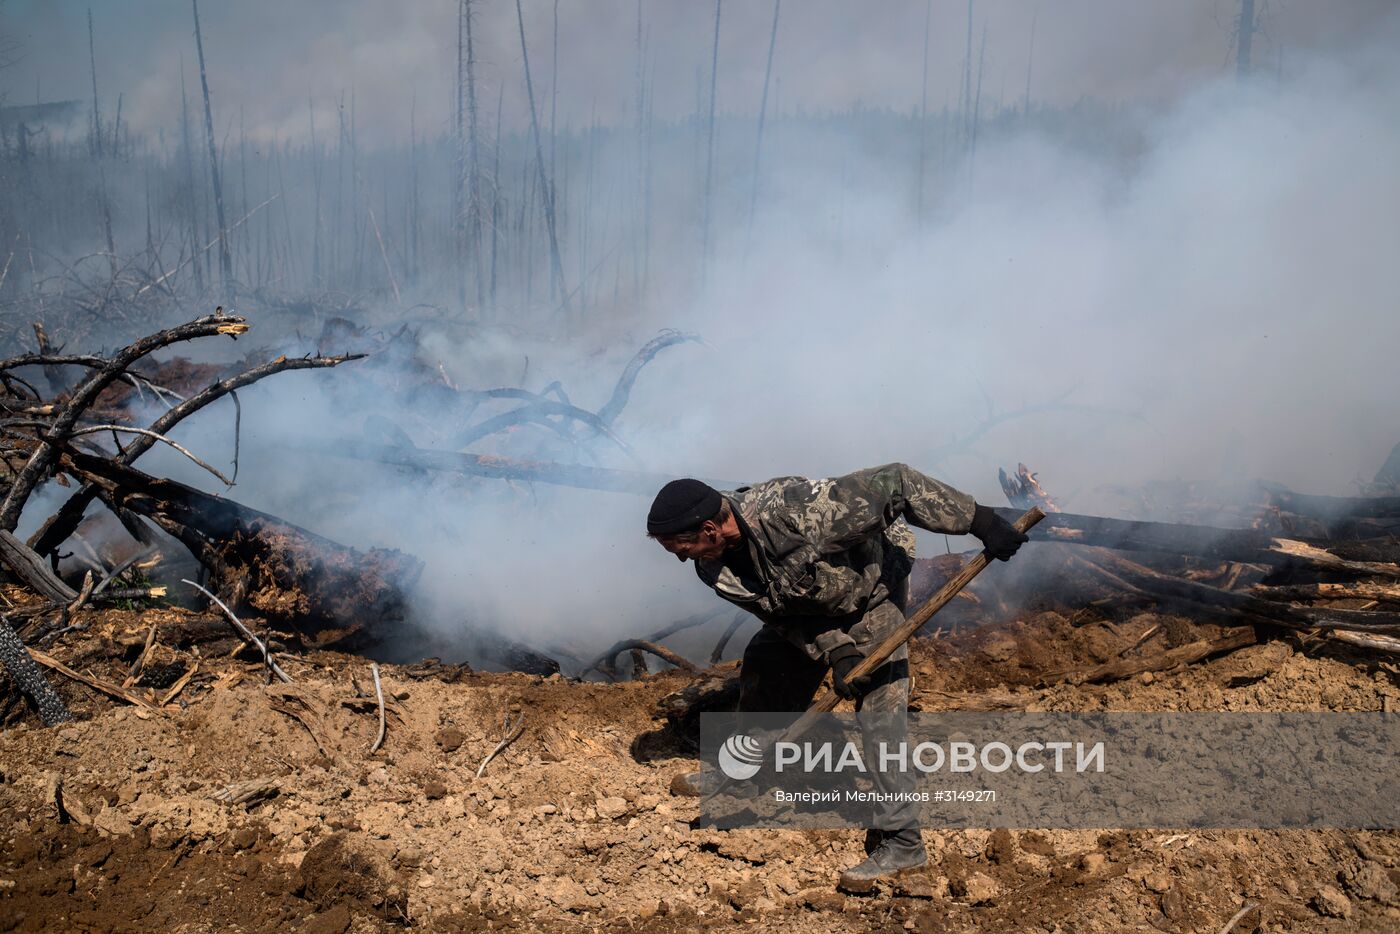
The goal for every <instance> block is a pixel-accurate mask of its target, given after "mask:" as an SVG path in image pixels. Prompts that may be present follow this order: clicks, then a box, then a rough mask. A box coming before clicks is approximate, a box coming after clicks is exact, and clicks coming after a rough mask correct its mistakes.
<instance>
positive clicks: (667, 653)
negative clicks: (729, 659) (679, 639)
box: [579, 639, 697, 677]
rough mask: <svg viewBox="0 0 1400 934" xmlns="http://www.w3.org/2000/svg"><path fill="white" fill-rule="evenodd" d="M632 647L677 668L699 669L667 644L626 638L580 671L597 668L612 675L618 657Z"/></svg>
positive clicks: (584, 671) (584, 672)
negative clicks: (667, 646)
mask: <svg viewBox="0 0 1400 934" xmlns="http://www.w3.org/2000/svg"><path fill="white" fill-rule="evenodd" d="M630 649H641V650H642V651H644V652H650V653H651V654H652V655H655V656H656V657H657V658H659V659H661V660H662V661H667V662H670V663H671V664H672V665H675V666H676V667H677V668H680V669H683V670H685V671H689V672H694V671H696V670H697V669H696V667H695V663H694V662H692V661H690V660H688V659H686V658H683V657H682V656H680V655H677V654H676V653H675V652H673V651H671V650H670V649H668V648H666V646H664V645H657V644H656V643H654V642H648V641H647V640H645V639H624V640H622V641H621V642H618V643H616V644H615V645H613V646H612V647H611V648H609V649H608V650H607V651H606V652H604V653H603V654H602V655H600V656H598V658H597V660H596V661H594V662H593V663H592V664H591V665H589V666H588V667H587V668H585V669H583V671H581V672H579V674H580V675H583V674H587V673H588V672H590V671H592V670H594V669H595V668H596V669H597V670H598V671H601V672H602V673H603V674H605V675H608V676H609V677H612V676H614V675H615V674H616V671H617V657H618V656H619V655H621V654H622V653H623V652H626V651H628V650H630Z"/></svg>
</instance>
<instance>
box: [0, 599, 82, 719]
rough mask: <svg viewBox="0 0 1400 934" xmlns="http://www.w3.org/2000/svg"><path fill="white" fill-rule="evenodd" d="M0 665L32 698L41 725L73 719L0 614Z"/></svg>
mask: <svg viewBox="0 0 1400 934" xmlns="http://www.w3.org/2000/svg"><path fill="white" fill-rule="evenodd" d="M0 665H3V666H4V668H5V670H6V671H8V672H9V673H10V677H11V678H12V679H13V680H14V682H15V686H16V687H17V688H19V690H20V692H21V693H23V694H24V695H25V696H26V697H28V698H29V699H30V700H32V701H33V702H34V706H35V707H37V708H38V710H39V718H40V719H41V720H43V721H44V726H57V725H58V724H60V723H67V722H68V721H69V720H71V719H73V715H72V714H70V713H69V712H68V708H67V707H66V706H64V703H63V698H61V697H59V696H58V692H57V691H55V690H54V689H53V686H52V685H51V684H49V682H48V679H47V678H45V677H44V673H43V672H42V671H40V670H39V666H38V665H36V664H35V663H34V659H32V658H30V657H29V650H28V649H26V648H25V647H24V643H23V642H21V641H20V638H19V636H18V635H16V634H15V631H14V630H13V629H11V628H10V621H9V620H7V619H4V618H3V617H0Z"/></svg>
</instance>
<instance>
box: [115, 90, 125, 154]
mask: <svg viewBox="0 0 1400 934" xmlns="http://www.w3.org/2000/svg"><path fill="white" fill-rule="evenodd" d="M123 97H124V95H122V94H118V95H117V116H116V119H114V120H113V121H112V155H113V156H114V157H120V156H121V154H122V145H121V138H122V98H123Z"/></svg>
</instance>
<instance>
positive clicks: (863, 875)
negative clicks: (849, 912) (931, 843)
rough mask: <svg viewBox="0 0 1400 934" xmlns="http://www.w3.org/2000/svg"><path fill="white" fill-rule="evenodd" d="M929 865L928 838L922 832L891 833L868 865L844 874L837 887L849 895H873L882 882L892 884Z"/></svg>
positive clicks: (876, 850) (913, 830)
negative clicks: (864, 893)
mask: <svg viewBox="0 0 1400 934" xmlns="http://www.w3.org/2000/svg"><path fill="white" fill-rule="evenodd" d="M927 862H928V853H927V852H925V850H924V838H923V835H922V834H921V833H920V832H919V830H918V828H910V829H908V830H896V831H887V832H885V833H884V834H883V836H882V839H881V840H880V842H879V843H878V844H877V845H876V846H875V851H874V852H873V853H871V854H870V855H869V856H867V857H866V858H865V861H864V862H862V863H859V864H858V865H855V866H852V867H851V868H850V869H847V870H846V871H845V872H843V873H841V878H840V880H839V881H838V882H837V885H838V886H839V887H840V888H842V889H844V890H845V891H847V892H854V893H857V894H860V893H863V892H869V891H870V890H871V889H873V888H875V884H876V883H877V882H880V881H882V880H883V881H887V882H888V881H891V880H893V879H894V878H896V877H897V876H899V875H900V874H902V873H904V872H907V871H909V870H911V869H918V868H920V867H921V866H923V865H924V864H925V863H927Z"/></svg>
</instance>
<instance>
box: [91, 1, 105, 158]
mask: <svg viewBox="0 0 1400 934" xmlns="http://www.w3.org/2000/svg"><path fill="white" fill-rule="evenodd" d="M88 61H89V63H90V64H91V66H92V143H91V146H92V154H93V155H94V156H96V157H97V158H99V159H101V158H102V113H101V111H99V110H98V108H97V45H96V43H95V42H94V40H93V35H92V7H88Z"/></svg>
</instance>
